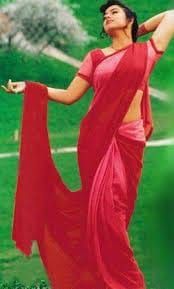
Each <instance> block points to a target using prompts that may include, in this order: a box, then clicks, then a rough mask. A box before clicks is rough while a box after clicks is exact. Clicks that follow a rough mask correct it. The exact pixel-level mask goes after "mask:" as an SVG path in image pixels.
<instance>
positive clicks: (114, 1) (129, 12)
mask: <svg viewBox="0 0 174 289" xmlns="http://www.w3.org/2000/svg"><path fill="white" fill-rule="evenodd" d="M111 5H119V6H120V7H122V8H123V9H124V11H125V14H126V17H127V18H128V19H132V18H134V22H133V24H132V39H133V42H136V41H137V38H138V35H137V32H138V21H137V14H136V13H135V12H134V11H132V10H131V9H130V8H129V7H127V6H126V5H124V4H123V3H121V2H120V1H118V0H108V1H107V3H106V4H103V5H101V6H100V8H99V10H100V12H101V13H103V14H104V13H105V10H106V9H107V8H108V7H110V6H111ZM103 34H105V35H107V33H106V32H105V30H104V27H103V29H102V31H101V32H100V37H101V38H103Z"/></svg>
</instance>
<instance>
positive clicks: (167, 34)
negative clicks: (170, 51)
mask: <svg viewBox="0 0 174 289" xmlns="http://www.w3.org/2000/svg"><path fill="white" fill-rule="evenodd" d="M149 32H153V34H152V36H151V38H153V40H154V42H155V44H156V47H157V49H158V50H160V51H165V50H166V48H167V46H168V44H169V42H170V40H171V39H172V37H173V36H174V10H167V11H165V12H162V13H160V14H157V15H155V16H153V17H151V18H150V19H148V20H146V21H145V22H143V23H142V24H140V25H139V29H138V36H141V35H145V34H147V33H149Z"/></svg>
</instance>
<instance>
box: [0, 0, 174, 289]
mask: <svg viewBox="0 0 174 289" xmlns="http://www.w3.org/2000/svg"><path fill="white" fill-rule="evenodd" d="M5 2H10V1H0V5H2V4H3V3H5ZM125 2H126V4H127V5H130V6H131V7H133V8H134V9H135V10H136V12H137V14H138V15H139V22H140V23H141V22H143V21H145V20H146V19H148V18H149V17H151V16H153V15H155V14H157V13H160V12H162V11H165V10H168V9H173V8H172V1H168V3H167V4H166V3H165V2H164V1H162V0H158V1H155V2H151V1H148V0H145V1H143V2H139V1H134V0H132V1H125ZM65 3H70V4H72V3H76V1H75V0H66V1H65ZM102 3H103V1H93V3H92V5H89V3H88V2H87V1H85V0H81V1H80V6H79V9H78V10H76V11H75V15H76V16H77V17H78V18H79V19H81V21H82V22H83V25H84V27H85V28H86V30H88V32H89V33H90V34H91V35H93V36H96V37H97V36H98V35H99V32H100V30H101V19H100V16H101V15H100V14H99V13H98V7H99V6H100V5H101V4H102ZM150 35H151V34H149V35H146V36H144V37H142V38H141V40H140V41H146V40H147V39H148V38H150ZM107 45H108V40H107V39H105V40H102V39H100V38H99V36H98V39H97V41H96V42H95V43H93V44H91V45H89V46H88V47H85V48H83V49H79V47H71V48H69V51H68V53H69V55H71V56H73V57H75V58H77V59H81V60H82V58H83V56H84V54H85V53H86V52H87V51H88V50H90V49H93V48H95V47H105V46H107ZM173 55H174V41H172V42H171V43H170V45H169V47H168V49H167V51H166V52H165V54H164V55H163V57H162V58H161V59H160V61H159V62H158V63H157V65H156V67H155V69H154V71H153V73H152V75H151V78H150V85H151V86H152V87H154V88H158V89H160V90H162V91H166V90H168V89H169V87H170V89H171V88H172V85H173V84H172V81H173V75H174V69H173V67H174V57H173ZM0 64H1V73H0V84H4V83H6V82H7V80H8V79H9V78H11V79H12V80H13V81H19V80H26V79H27V80H33V81H39V82H42V83H44V84H46V85H48V86H52V87H57V88H66V87H67V85H68V84H69V83H70V81H71V80H72V79H73V77H74V74H75V72H76V70H77V69H75V68H74V67H71V66H70V65H68V64H64V63H63V62H60V61H58V60H55V59H51V58H49V57H47V56H44V55H40V56H37V57H36V56H32V55H28V54H26V53H22V52H19V51H16V50H15V49H13V50H10V51H6V50H4V49H1V50H0ZM92 96H93V91H92V89H90V90H89V91H88V92H87V93H86V94H85V95H84V97H83V98H82V99H81V100H79V101H78V102H76V103H75V104H73V105H71V106H65V105H63V104H60V103H55V102H49V114H48V125H49V133H50V142H51V147H53V148H57V147H64V146H75V145H76V143H77V137H78V128H79V125H80V120H81V118H82V117H83V115H84V114H85V113H86V111H87V109H88V106H89V103H90V101H91V99H92ZM152 108H153V115H154V122H155V130H154V134H153V136H152V138H151V139H159V138H165V137H168V136H174V130H173V111H174V109H173V107H172V105H171V104H167V103H165V102H161V101H160V100H157V99H153V98H152ZM21 113H22V96H21V95H14V94H7V93H5V92H3V91H2V90H0V153H4V152H15V151H18V145H19V144H18V142H14V140H13V135H14V130H15V129H19V128H20V122H21ZM173 153H174V147H173V146H170V147H167V146H166V147H153V148H152V147H148V148H146V152H145V158H144V170H143V176H142V179H141V183H140V186H139V195H138V199H137V204H136V210H135V213H134V215H133V217H132V222H131V226H130V228H129V236H130V240H131V244H132V247H133V248H134V252H135V256H136V259H137V261H138V263H139V265H140V267H141V269H142V271H143V272H144V274H145V278H146V282H147V286H148V287H147V289H159V288H160V289H172V288H173V287H169V286H170V285H168V287H160V284H158V282H157V280H155V278H154V274H155V272H156V268H155V267H154V266H153V265H152V263H153V262H152V250H155V246H156V243H155V242H156V241H157V240H158V244H157V245H158V246H162V247H161V250H162V251H163V252H165V250H166V248H165V246H164V244H165V241H164V242H163V243H162V242H161V243H160V238H159V239H155V238H156V236H157V235H158V233H159V232H158V229H157V228H158V227H160V226H159V224H160V222H161V221H160V215H159V217H156V219H155V221H154V222H153V218H152V216H153V214H152V212H154V210H156V206H155V204H156V200H159V199H160V194H158V192H159V184H161V186H162V184H163V187H165V188H166V196H167V194H168V192H170V187H168V186H167V184H168V183H167V179H166V174H165V171H167V170H169V162H168V161H167V158H168V155H170V156H173ZM53 157H54V161H55V164H56V166H57V168H59V170H60V173H61V174H62V177H63V179H64V180H65V182H66V184H67V185H68V187H69V188H71V189H73V190H75V189H76V188H78V187H79V184H80V179H79V175H78V169H77V158H76V153H69V154H58V155H53ZM161 164H162V165H161ZM17 165H18V158H17V157H12V158H4V159H3V158H2V159H0V171H1V175H0V176H1V177H0V188H1V202H0V236H1V238H0V281H1V282H4V281H6V282H10V281H11V280H12V279H13V278H14V277H17V278H19V280H20V281H21V282H23V283H25V284H26V285H30V284H31V283H32V282H36V280H41V279H44V280H46V282H47V283H48V280H47V276H46V274H45V271H44V269H43V266H42V263H41V261H40V259H39V256H38V252H37V247H35V248H34V249H35V250H34V255H33V257H32V258H31V259H30V260H28V259H27V258H25V257H24V256H23V255H22V254H21V252H19V251H18V250H17V249H15V246H14V243H13V242H12V240H11V226H12V209H13V204H14V192H15V184H16V176H17ZM170 166H172V162H171V164H170ZM163 221H164V220H163ZM166 222H167V220H166ZM149 224H151V226H152V227H151V231H150V230H149ZM161 229H162V228H161ZM155 232H156V234H155ZM166 254H167V253H166ZM162 261H163V260H160V262H162ZM161 267H162V266H161ZM168 284H169V282H168ZM171 284H172V283H171Z"/></svg>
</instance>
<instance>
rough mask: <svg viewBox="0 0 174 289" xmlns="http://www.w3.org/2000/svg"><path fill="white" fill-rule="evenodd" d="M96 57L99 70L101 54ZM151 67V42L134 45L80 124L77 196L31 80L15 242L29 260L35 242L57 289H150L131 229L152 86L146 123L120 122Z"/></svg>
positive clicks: (43, 100)
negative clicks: (64, 175) (55, 156)
mask: <svg viewBox="0 0 174 289" xmlns="http://www.w3.org/2000/svg"><path fill="white" fill-rule="evenodd" d="M93 57H94V66H95V67H97V65H98V64H99V62H100V58H99V57H98V56H97V54H96V53H95V51H94V53H93ZM146 63H147V46H146V43H133V44H132V45H131V46H130V47H129V48H128V49H127V51H126V53H125V55H124V57H123V58H122V59H121V61H120V63H119V64H118V66H117V68H116V69H115V71H114V73H113V74H112V77H110V79H109V81H107V83H105V84H104V85H103V88H102V89H101V90H100V91H99V92H98V95H97V96H96V95H95V96H94V98H96V97H97V98H96V99H97V100H96V101H95V103H94V105H93V106H91V108H90V110H89V111H88V112H87V114H86V115H85V117H84V118H83V119H82V122H81V126H80V134H79V139H78V144H77V153H78V164H79V172H80V177H81V184H82V186H81V188H80V189H79V190H78V191H76V192H72V191H70V190H69V189H68V188H67V186H66V184H65V183H64V182H63V180H62V179H61V176H60V174H59V171H58V170H57V169H56V167H55V166H54V163H53V160H52V157H51V152H50V144H49V137H48V130H47V101H48V98H47V87H46V86H45V85H43V84H41V83H35V82H26V89H25V93H24V107H23V116H22V130H21V145H20V160H19V173H18V182H17V188H16V198H15V207H14V221H13V232H12V239H13V240H14V241H16V247H17V248H19V249H20V250H21V251H22V252H23V253H24V254H25V255H27V256H29V255H30V254H31V252H32V250H31V246H32V242H33V240H36V241H37V244H38V248H39V252H40V256H41V260H42V262H43V265H44V267H45V270H46V272H47V274H48V278H49V280H50V284H51V286H52V288H54V289H106V288H107V289H145V288H146V286H145V281H144V277H143V274H142V272H141V270H140V269H139V267H138V264H137V262H136V260H135V258H134V255H133V250H132V249H131V246H130V243H129V238H128V234H127V228H128V224H129V222H130V219H131V216H132V213H133V210H134V206H135V201H136V196H137V187H138V183H139V180H140V177H141V172H142V161H143V153H144V147H145V143H146V140H147V139H148V138H149V137H150V135H151V133H152V129H153V121H152V114H151V105H150V98H149V93H148V84H146V89H145V91H144V94H143V100H142V105H141V111H142V119H141V120H138V121H135V122H132V123H128V124H122V120H123V118H124V116H125V114H126V112H127V111H128V108H129V106H130V103H131V101H132V99H133V96H134V95H135V93H136V90H137V88H138V86H139V84H140V82H141V81H142V79H143V76H144V73H145V68H146ZM130 64H131V65H130ZM144 133H145V134H144Z"/></svg>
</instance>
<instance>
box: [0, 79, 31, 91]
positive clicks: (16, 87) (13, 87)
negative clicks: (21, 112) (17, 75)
mask: <svg viewBox="0 0 174 289" xmlns="http://www.w3.org/2000/svg"><path fill="white" fill-rule="evenodd" d="M25 86H26V84H25V81H18V82H12V81H11V79H9V81H8V83H7V87H6V86H4V85H1V87H2V88H3V89H4V90H5V91H6V92H9V93H21V92H24V89H25Z"/></svg>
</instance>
